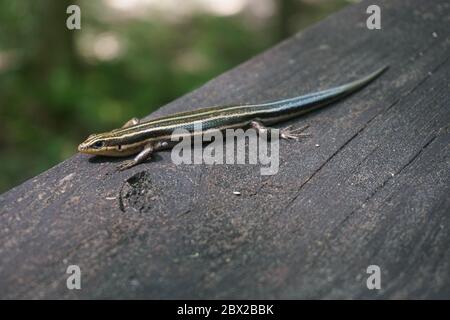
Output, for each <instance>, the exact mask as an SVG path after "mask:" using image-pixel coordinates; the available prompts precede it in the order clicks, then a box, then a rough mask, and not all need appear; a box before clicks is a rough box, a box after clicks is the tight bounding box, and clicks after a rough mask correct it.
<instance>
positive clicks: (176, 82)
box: [0, 0, 347, 192]
mask: <svg viewBox="0 0 450 320" xmlns="http://www.w3.org/2000/svg"><path fill="white" fill-rule="evenodd" d="M218 1H220V0H218ZM224 1H225V0H224ZM255 1H256V0H255ZM73 3H74V1H68V0H39V1H16V0H0V26H1V28H0V128H1V131H0V132H1V134H0V163H1V165H0V192H2V191H5V190H7V189H9V188H11V187H12V186H14V185H16V184H18V183H20V182H21V181H23V180H25V179H27V178H29V177H32V176H34V175H36V174H38V173H40V172H42V171H44V170H46V169H48V168H49V167H51V166H53V165H55V164H57V163H58V162H60V161H62V160H63V159H66V158H68V157H70V156H71V155H73V154H74V153H75V152H76V146H77V144H78V143H79V142H80V141H82V140H83V139H84V138H85V137H86V136H87V135H88V134H90V133H93V132H99V131H103V130H110V129H112V128H114V127H118V126H120V125H121V124H122V123H124V122H125V121H126V120H128V119H129V118H131V117H133V116H137V117H143V116H145V115H147V114H149V113H151V112H152V111H153V110H155V109H156V108H158V107H160V106H161V105H164V104H165V103H167V102H169V101H171V100H173V99H175V98H177V97H178V96H180V95H182V94H184V93H186V92H189V91H191V90H192V89H194V88H196V87H198V86H200V85H202V84H203V83H204V82H206V81H207V80H209V79H211V78H213V77H215V76H217V75H218V74H220V73H222V72H224V71H226V70H228V69H230V68H231V67H233V66H235V65H237V64H239V63H241V62H243V61H245V60H247V59H248V58H250V57H251V56H253V55H255V54H257V53H259V52H261V51H262V50H264V49H266V48H268V47H270V46H272V45H273V44H275V43H276V42H278V41H280V39H281V38H283V37H286V36H288V35H289V34H292V33H294V32H295V31H298V30H299V29H300V28H303V27H305V26H307V25H308V24H310V23H312V22H314V21H316V20H319V19H321V18H322V17H324V16H325V15H327V14H329V13H330V12H332V11H334V10H336V9H338V8H341V7H342V6H343V5H345V4H347V2H346V1H345V0H335V1H334V0H333V1H332V0H318V1H311V0H310V1H307V2H306V3H305V2H303V1H294V0H290V1H286V0H284V1H274V2H273V3H274V5H275V8H274V12H273V15H272V16H271V17H269V18H267V19H262V20H261V21H259V20H257V19H256V18H254V19H253V20H254V21H253V22H252V19H250V18H249V17H248V16H245V15H244V13H239V14H235V15H232V16H226V17H223V16H215V15H211V14H210V15H208V14H205V13H201V12H199V13H194V14H192V15H191V16H189V17H188V18H184V19H180V21H175V22H174V21H170V22H168V21H167V20H166V19H165V18H164V16H161V17H160V18H158V17H155V16H152V18H151V19H150V18H147V19H146V18H145V17H142V16H140V17H138V18H133V17H131V18H130V17H126V16H125V17H121V16H117V15H116V16H114V15H109V16H108V14H103V13H104V11H105V8H104V6H105V5H106V2H103V1H95V2H94V1H87V0H85V1H82V0H80V1H77V3H78V5H79V6H80V7H81V11H82V29H81V30H76V31H69V30H68V29H67V28H66V24H65V22H66V18H67V17H68V15H67V14H66V8H67V6H68V5H70V4H73ZM183 3H184V2H180V6H183ZM102 33H107V34H113V35H114V36H115V37H116V38H117V39H120V41H122V42H123V52H122V53H121V55H119V56H117V57H116V58H114V59H111V60H99V59H95V58H92V57H89V55H85V54H83V50H82V47H83V43H85V42H87V44H89V37H87V35H89V34H91V35H96V34H102ZM83 36H86V37H84V38H87V39H88V40H86V39H84V38H83ZM93 41H94V42H95V40H92V39H91V40H90V42H91V43H90V44H92V42H93Z"/></svg>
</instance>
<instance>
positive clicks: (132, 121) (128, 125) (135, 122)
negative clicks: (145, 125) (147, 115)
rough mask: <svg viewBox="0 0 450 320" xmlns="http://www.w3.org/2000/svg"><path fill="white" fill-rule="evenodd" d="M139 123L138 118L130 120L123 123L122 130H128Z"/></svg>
mask: <svg viewBox="0 0 450 320" xmlns="http://www.w3.org/2000/svg"><path fill="white" fill-rule="evenodd" d="M139 122H140V121H139V119H138V118H131V119H130V120H128V121H127V122H125V123H124V125H123V126H122V128H128V127H131V126H134V125H136V124H138V123H139Z"/></svg>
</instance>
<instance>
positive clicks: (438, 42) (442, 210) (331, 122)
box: [0, 0, 450, 299]
mask: <svg viewBox="0 0 450 320" xmlns="http://www.w3.org/2000/svg"><path fill="white" fill-rule="evenodd" d="M369 4H378V5H380V7H381V10H382V29H381V30H368V29H367V28H366V25H365V21H366V18H367V14H366V13H365V10H366V8H367V6H368V5H369ZM449 22H450V4H449V3H448V1H445V0H435V1H422V0H402V1H387V0H386V1H373V0H371V1H363V2H362V3H359V4H357V5H353V6H349V7H347V8H346V9H344V10H343V11H341V12H339V13H337V14H335V15H333V16H331V17H329V18H327V19H325V20H324V21H322V22H321V23H319V24H316V25H314V26H312V27H310V28H308V29H307V30H305V31H303V32H302V33H299V34H297V35H295V36H294V37H292V38H290V39H287V40H286V41H284V42H282V43H280V44H279V45H277V46H276V47H274V48H272V49H270V50H268V51H266V52H264V53H262V54H261V55H258V56H257V57H255V58H253V59H251V60H249V61H248V62H246V63H244V64H242V65H240V66H238V67H237V68H235V69H233V70H231V71H229V72H227V73H225V74H223V75H221V76H219V77H218V78H216V79H214V80H212V81H210V82H209V83H207V84H206V85H205V86H203V87H202V88H200V89H198V90H196V91H194V92H192V93H190V94H188V95H186V96H184V97H181V98H179V99H178V100H176V101H174V102H172V103H170V104H169V105H167V106H164V107H163V108H161V109H160V110H158V111H157V112H155V113H154V114H152V115H150V117H154V116H157V115H163V114H169V113H171V112H174V111H181V110H189V109H195V108H198V107H205V106H209V105H216V104H229V103H236V102H261V101H265V100H273V99H278V98H282V97H291V96H295V95H299V94H302V93H308V92H311V91H315V90H318V89H326V88H329V87H332V86H334V85H338V84H342V83H345V82H347V81H348V80H353V79H356V78H358V77H359V76H362V75H365V74H367V73H369V72H372V71H373V70H375V69H377V68H378V67H381V66H383V65H386V64H388V65H390V69H389V70H388V71H387V72H386V73H385V74H383V76H382V77H380V78H379V79H378V80H377V81H375V82H373V83H372V84H370V85H369V86H368V87H366V88H365V89H364V90H362V91H360V92H358V93H357V94H354V95H352V96H351V97H349V98H346V99H345V100H343V101H341V102H339V103H336V104H334V105H333V106H330V107H328V108H325V109H323V110H320V111H317V112H314V113H311V114H310V115H308V116H306V117H304V118H299V119H296V120H295V121H292V124H294V125H304V124H309V125H310V126H311V127H310V132H311V133H312V134H313V137H312V138H311V139H309V140H306V141H304V142H300V143H295V142H286V141H283V142H282V143H281V146H280V170H279V173H278V174H276V175H273V176H261V175H260V172H259V169H260V168H259V166H255V165H217V166H207V165H190V166H189V165H183V166H175V165H174V164H173V163H172V162H171V160H170V153H168V152H163V153H160V154H159V156H158V157H157V158H156V159H155V160H154V161H151V162H148V163H145V164H143V165H140V166H137V167H135V168H132V169H130V170H127V171H124V172H119V173H117V172H116V171H115V166H116V163H114V162H113V161H110V160H105V159H92V158H90V157H89V156H84V155H79V154H77V155H75V156H73V157H72V158H70V159H68V160H66V161H64V162H63V163H61V164H59V165H57V166H55V167H54V168H52V169H50V170H48V171H46V172H44V173H42V174H41V175H39V176H37V177H35V178H33V179H31V180H29V181H27V182H25V183H24V184H22V185H20V186H18V187H16V188H14V189H12V190H10V191H8V192H6V193H4V194H3V195H1V196H0V243H1V245H0V288H1V290H0V298H7V299H10V298H33V299H35V298H57V299H60V298H75V299H79V298H158V299H159V298H163V299H164V298H191V299H196V298H255V299H260V298H261V299H267V298H287V299H296V298H345V299H349V298H350V299H352V298H369V299H371V298H418V299H422V298H441V299H442V298H446V299H448V298H450V250H449V243H450V197H449V194H450V105H449V101H450V90H449V89H450V85H449V83H450V61H449V57H450V34H449V28H448V26H449ZM316 145H319V147H317V146H316ZM233 191H239V192H241V195H240V196H236V195H235V194H233ZM70 264H76V265H79V266H80V268H81V271H82V289H81V290H68V289H67V288H66V278H67V276H68V275H67V274H66V273H65V271H66V268H67V266H68V265H70ZM371 264H376V265H379V266H380V268H381V272H382V289H381V290H368V289H367V287H366V278H367V276H368V275H367V274H366V268H367V266H369V265H371Z"/></svg>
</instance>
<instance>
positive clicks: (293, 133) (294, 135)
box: [250, 121, 311, 141]
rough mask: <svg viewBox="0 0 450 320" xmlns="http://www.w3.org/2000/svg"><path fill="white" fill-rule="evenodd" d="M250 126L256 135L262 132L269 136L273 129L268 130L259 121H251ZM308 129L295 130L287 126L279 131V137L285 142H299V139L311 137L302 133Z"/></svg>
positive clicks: (307, 126) (304, 127) (306, 127)
mask: <svg viewBox="0 0 450 320" xmlns="http://www.w3.org/2000/svg"><path fill="white" fill-rule="evenodd" d="M250 126H251V127H252V128H254V129H256V131H258V133H261V132H264V131H266V132H267V133H268V135H270V133H271V131H272V130H273V128H268V127H266V126H264V125H263V124H262V123H261V122H259V121H252V122H251V123H250ZM308 128H309V125H306V126H303V127H300V128H296V129H292V125H290V126H287V127H286V128H283V129H279V131H278V132H279V137H280V138H281V139H285V140H296V141H298V140H300V139H301V138H306V137H310V136H311V135H310V134H308V133H303V131H305V130H306V129H308Z"/></svg>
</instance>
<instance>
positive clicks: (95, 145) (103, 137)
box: [78, 133, 122, 156]
mask: <svg viewBox="0 0 450 320" xmlns="http://www.w3.org/2000/svg"><path fill="white" fill-rule="evenodd" d="M121 149H122V148H121V145H120V144H117V143H115V141H114V140H113V139H111V138H110V137H108V136H107V133H98V134H91V135H90V136H89V137H87V139H86V140H85V141H83V142H82V143H80V145H79V146H78V151H79V152H81V153H87V154H94V155H103V156H115V155H122V152H121V151H122V150H121Z"/></svg>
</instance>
